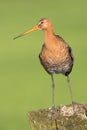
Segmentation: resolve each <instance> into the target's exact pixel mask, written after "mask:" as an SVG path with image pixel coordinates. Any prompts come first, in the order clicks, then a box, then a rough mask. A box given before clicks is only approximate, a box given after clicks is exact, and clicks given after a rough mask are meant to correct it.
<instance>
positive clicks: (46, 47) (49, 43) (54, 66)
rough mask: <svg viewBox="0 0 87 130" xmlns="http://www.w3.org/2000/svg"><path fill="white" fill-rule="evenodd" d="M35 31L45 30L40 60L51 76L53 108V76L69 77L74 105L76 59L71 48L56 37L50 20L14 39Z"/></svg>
mask: <svg viewBox="0 0 87 130" xmlns="http://www.w3.org/2000/svg"><path fill="white" fill-rule="evenodd" d="M35 30H43V32H44V44H43V46H42V49H41V52H40V54H39V59H40V62H41V64H42V66H43V67H44V69H45V70H46V72H47V73H48V74H49V75H51V80H52V106H53V107H54V106H55V104H54V86H55V84H54V78H53V74H59V73H61V74H63V75H65V76H67V83H68V87H69V91H70V96H71V100H72V103H73V95H72V90H71V86H70V79H69V74H70V72H71V71H72V67H73V63H74V57H73V54H72V49H71V47H70V46H69V45H68V44H67V43H66V42H65V41H64V39H63V38H62V37H60V36H59V35H55V33H54V29H53V26H52V23H51V21H50V20H49V19H48V18H43V19H41V20H40V21H39V22H38V23H37V25H36V26H35V27H33V28H32V29H30V30H28V31H26V32H24V33H22V34H20V35H18V36H17V37H15V38H14V39H16V38H18V37H21V36H24V35H26V34H28V33H30V32H33V31H35Z"/></svg>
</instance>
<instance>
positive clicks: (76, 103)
mask: <svg viewBox="0 0 87 130" xmlns="http://www.w3.org/2000/svg"><path fill="white" fill-rule="evenodd" d="M72 105H73V106H74V105H81V103H79V102H76V101H72Z"/></svg>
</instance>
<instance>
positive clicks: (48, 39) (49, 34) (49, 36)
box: [44, 27, 55, 45]
mask: <svg viewBox="0 0 87 130" xmlns="http://www.w3.org/2000/svg"><path fill="white" fill-rule="evenodd" d="M44 34H45V45H48V44H52V43H53V40H54V37H55V35H54V31H53V28H52V27H51V28H48V29H47V30H44Z"/></svg>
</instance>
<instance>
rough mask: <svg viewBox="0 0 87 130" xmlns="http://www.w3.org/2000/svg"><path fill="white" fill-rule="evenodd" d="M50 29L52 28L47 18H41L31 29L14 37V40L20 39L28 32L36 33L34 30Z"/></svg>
mask: <svg viewBox="0 0 87 130" xmlns="http://www.w3.org/2000/svg"><path fill="white" fill-rule="evenodd" d="M50 27H52V23H51V21H50V20H49V19H48V18H43V19H41V20H40V21H39V22H38V23H37V25H36V26H34V27H33V28H32V29H29V30H27V31H25V32H24V33H22V34H20V35H18V36H16V37H14V39H16V38H19V37H22V36H24V35H26V34H28V33H30V32H33V31H36V30H44V31H45V30H47V29H48V28H50Z"/></svg>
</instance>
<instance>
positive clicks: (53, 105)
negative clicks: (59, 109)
mask: <svg viewBox="0 0 87 130" xmlns="http://www.w3.org/2000/svg"><path fill="white" fill-rule="evenodd" d="M51 80H52V108H54V107H55V104H54V87H55V84H54V78H53V74H51Z"/></svg>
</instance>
